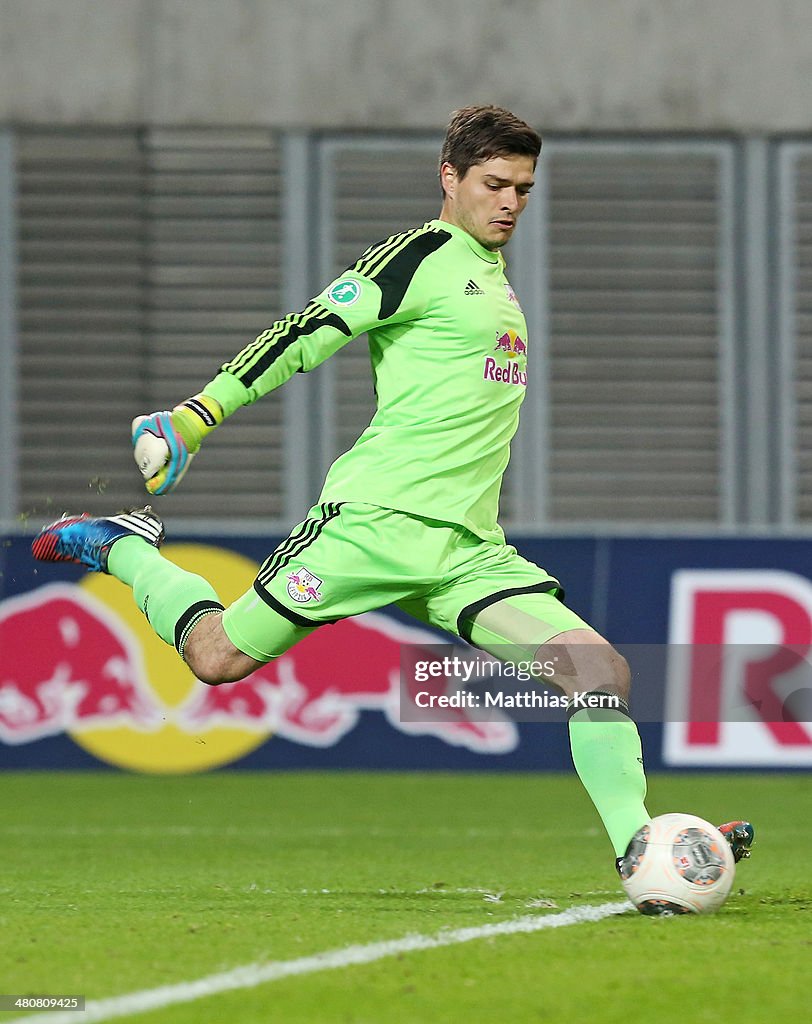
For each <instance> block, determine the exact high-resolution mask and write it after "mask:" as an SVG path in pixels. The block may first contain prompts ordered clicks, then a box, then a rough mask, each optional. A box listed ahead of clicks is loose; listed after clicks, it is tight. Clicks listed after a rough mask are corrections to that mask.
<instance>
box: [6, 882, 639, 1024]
mask: <svg viewBox="0 0 812 1024" xmlns="http://www.w3.org/2000/svg"><path fill="white" fill-rule="evenodd" d="M631 909H632V905H631V903H629V902H628V901H623V902H622V903H603V904H601V905H599V906H596V907H590V906H583V907H572V908H571V909H570V910H565V911H563V912H562V913H560V914H551V915H547V916H545V917H516V918H513V920H511V921H501V922H499V923H498V924H486V925H478V926H476V927H472V928H457V929H455V930H454V931H446V932H439V933H438V934H437V935H404V936H403V938H401V939H388V940H386V941H383V942H370V943H369V944H368V945H366V946H346V947H345V948H344V949H333V950H328V951H327V952H324V953H314V954H313V955H312V956H303V957H300V958H299V959H298V960H272V961H270V962H269V963H264V964H246V965H245V966H244V967H235V968H234V969H233V970H230V971H224V972H223V973H221V974H210V975H208V976H207V977H205V978H198V979H197V981H183V982H179V983H178V984H176V985H162V986H161V987H160V988H151V989H144V991H142V992H130V993H129V994H127V995H123V996H113V997H111V998H109V999H98V1000H91V1001H89V1002H88V1003H86V1004H85V1011H84V1013H82V1012H81V1011H78V1012H77V1011H76V1010H58V1011H56V1012H52V1011H45V1012H42V1013H32V1014H29V1015H28V1016H27V1017H17V1018H15V1019H14V1020H11V1021H6V1022H4V1024H34V1022H37V1021H42V1022H43V1024H46V1022H47V1024H99V1022H101V1021H107V1020H113V1018H115V1017H128V1016H130V1015H131V1014H134V1013H145V1012H146V1011H148V1010H159V1009H162V1008H163V1007H165V1006H174V1005H177V1004H178V1003H190V1002H193V1001H194V1000H195V999H205V998H206V997H207V996H213V995H217V994H218V993H220V992H234V991H236V990H238V989H244V988H256V987H257V985H263V984H265V983H266V982H270V981H279V980H280V979H281V978H290V977H294V976H295V975H301V974H314V973H315V972H317V971H330V970H335V969H336V968H339V967H353V966H355V965H357V964H369V963H373V962H374V961H375V960H383V959H384V958H386V957H389V956H397V955H398V954H399V953H412V952H414V951H415V950H421V949H439V948H440V947H442V946H455V945H458V944H459V943H461V942H471V941H473V940H474V939H487V938H490V937H492V936H495V935H517V934H521V933H528V932H540V931H543V930H544V929H546V928H565V927H567V926H568V925H572V924H585V923H588V922H593V921H602V920H603V919H604V918H606V917H612V916H613V915H615V914H623V913H625V912H626V911H627V910H631Z"/></svg>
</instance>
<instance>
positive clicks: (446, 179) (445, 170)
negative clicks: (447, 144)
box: [440, 160, 459, 199]
mask: <svg viewBox="0 0 812 1024" xmlns="http://www.w3.org/2000/svg"><path fill="white" fill-rule="evenodd" d="M458 181H459V178H458V177H457V169H456V167H455V166H454V165H453V164H450V163H449V162H448V161H447V160H446V161H445V162H444V163H443V164H441V166H440V182H441V184H442V186H443V191H444V192H445V194H446V197H447V198H448V199H453V198H454V191H455V189H456V185H457V182H458Z"/></svg>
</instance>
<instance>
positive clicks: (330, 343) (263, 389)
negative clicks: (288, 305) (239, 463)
mask: <svg viewBox="0 0 812 1024" xmlns="http://www.w3.org/2000/svg"><path fill="white" fill-rule="evenodd" d="M447 238H448V236H447V235H446V233H445V232H425V231H419V230H418V231H414V232H407V233H406V234H405V235H403V236H393V239H387V240H386V241H385V242H383V243H379V244H378V245H376V246H371V247H370V248H369V249H368V250H367V252H366V253H364V255H363V256H362V257H361V258H360V259H359V260H358V261H357V263H355V264H353V265H352V266H351V267H350V268H349V270H348V271H347V272H346V273H345V274H344V275H342V276H341V277H339V278H338V279H337V280H335V281H333V282H332V284H330V285H328V287H327V288H325V290H324V291H323V292H322V293H321V294H320V295H318V296H317V297H316V298H315V299H314V300H313V301H312V302H310V303H309V304H308V305H307V306H306V307H305V309H303V310H302V311H301V312H299V313H291V314H289V315H288V316H286V317H284V318H283V319H281V320H277V321H276V323H274V324H272V326H271V327H269V328H268V330H267V331H263V333H262V334H260V335H259V337H258V338H257V339H256V340H255V341H253V342H252V343H251V344H250V345H248V346H246V347H245V348H244V349H242V351H241V352H238V353H237V355H236V356H234V358H233V359H230V360H229V361H228V362H227V363H224V364H223V366H222V367H221V369H220V372H219V373H218V374H217V376H216V377H215V378H214V379H213V380H212V381H210V382H209V383H208V384H207V385H206V386H205V387H204V388H203V390H202V392H200V394H198V395H195V396H194V397H193V398H191V399H189V400H188V401H186V402H183V403H182V404H181V405H179V406H176V407H175V408H174V409H173V410H171V411H166V412H159V413H153V414H152V415H151V416H146V417H139V418H138V419H136V420H134V421H133V444H134V446H135V461H136V464H137V465H138V468H139V469H140V471H141V473H142V475H143V476H144V479H145V482H146V488H147V490H148V491H149V492H150V493H151V494H166V493H168V492H169V491H171V490H172V489H173V488H174V487H175V486H176V485H177V483H178V482H179V481H180V480H181V478H182V477H183V475H184V473H185V472H186V470H187V469H188V468H189V463H190V461H191V458H192V456H193V455H194V454H195V453H196V452H197V451H198V450H199V448H200V444H201V442H202V441H203V439H204V438H205V437H206V436H207V435H208V434H209V433H211V431H212V430H214V429H215V427H217V426H219V424H220V423H221V422H222V421H223V420H224V419H225V418H226V417H227V416H230V415H231V414H232V413H233V412H235V411H236V410H237V409H239V408H240V407H241V406H243V405H250V404H251V403H252V402H255V401H256V400H257V399H258V398H260V397H262V395H266V394H268V393H269V392H270V391H273V390H275V389H276V388H278V387H279V386H280V385H281V384H284V383H285V381H287V380H289V379H290V377H292V376H293V374H294V373H297V372H307V371H308V370H312V369H314V368H315V367H316V366H318V365H319V364H320V363H322V362H324V360H325V359H328V358H329V357H330V356H331V355H333V353H334V352H337V351H338V349H340V348H341V347H342V346H344V345H346V344H347V342H349V341H351V340H352V339H353V338H356V337H357V336H358V335H359V334H363V333H364V332H365V331H370V330H373V329H374V328H376V327H380V326H382V325H383V324H387V323H403V322H406V321H408V320H410V319H414V318H415V317H417V316H419V315H421V313H422V312H424V311H425V308H426V302H427V299H426V293H425V289H423V288H421V287H419V286H415V287H412V282H413V279H414V278H415V274H416V271H417V269H418V268H419V267H420V265H421V264H422V263H423V261H424V260H425V259H426V257H427V256H429V255H430V254H431V253H432V252H434V251H435V250H436V249H438V248H439V247H440V246H441V245H443V244H444V243H445V241H446V240H447Z"/></svg>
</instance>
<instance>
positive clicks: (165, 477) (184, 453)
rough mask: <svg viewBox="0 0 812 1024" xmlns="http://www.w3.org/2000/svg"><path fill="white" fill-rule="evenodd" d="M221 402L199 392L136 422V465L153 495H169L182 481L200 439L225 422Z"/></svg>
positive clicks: (134, 439) (133, 431) (198, 447)
mask: <svg viewBox="0 0 812 1024" xmlns="http://www.w3.org/2000/svg"><path fill="white" fill-rule="evenodd" d="M223 418H224V417H223V410H222V408H221V407H220V404H219V402H217V401H215V399H213V398H210V397H209V396H208V395H195V396H194V397H193V398H189V399H187V401H185V402H182V403H181V404H180V405H176V406H175V408H174V409H172V411H171V412H169V411H166V412H154V413H152V414H151V415H149V416H136V418H135V419H134V420H133V422H132V437H133V447H134V448H135V464H136V465H137V466H138V468H139V470H140V471H141V475H142V476H143V477H144V481H145V484H144V486H145V487H146V489H147V490H148V491H149V493H150V494H168V493H169V492H170V491H171V490H174V488H175V487H176V486H177V485H178V483H180V481H181V479H182V478H183V475H184V474H185V472H186V470H187V469H188V468H189V465H190V463H191V461H192V457H193V456H194V455H195V453H196V452H197V451H198V450H199V449H200V442H201V441H202V440H203V438H204V437H206V435H207V434H210V433H211V432H212V430H214V428H215V427H216V426H218V425H219V424H220V423H222V422H223Z"/></svg>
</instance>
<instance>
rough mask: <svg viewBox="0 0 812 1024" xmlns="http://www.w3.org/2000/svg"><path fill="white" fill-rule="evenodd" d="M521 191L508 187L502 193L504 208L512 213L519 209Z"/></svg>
mask: <svg viewBox="0 0 812 1024" xmlns="http://www.w3.org/2000/svg"><path fill="white" fill-rule="evenodd" d="M519 205H520V202H519V193H518V192H517V191H516V189H515V188H506V189H505V190H504V192H503V193H502V209H503V210H509V211H510V212H511V213H513V212H515V211H516V210H518V209H519Z"/></svg>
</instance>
